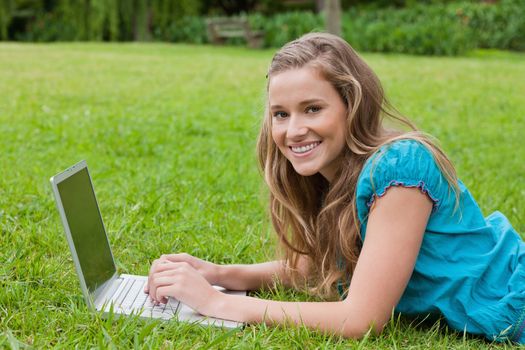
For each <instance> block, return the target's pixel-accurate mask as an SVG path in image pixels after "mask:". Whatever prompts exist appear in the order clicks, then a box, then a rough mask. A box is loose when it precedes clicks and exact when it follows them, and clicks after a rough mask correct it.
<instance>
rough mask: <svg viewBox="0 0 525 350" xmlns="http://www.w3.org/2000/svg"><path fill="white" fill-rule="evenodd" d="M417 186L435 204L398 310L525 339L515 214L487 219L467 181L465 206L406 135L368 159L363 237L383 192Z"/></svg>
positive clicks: (524, 286) (524, 284)
mask: <svg viewBox="0 0 525 350" xmlns="http://www.w3.org/2000/svg"><path fill="white" fill-rule="evenodd" d="M391 186H405V187H417V188H419V189H420V190H421V191H423V192H424V193H426V194H427V195H428V196H429V197H430V198H431V200H432V201H433V203H434V207H433V210H432V213H431V215H430V218H429V221H428V224H427V227H426V231H425V234H424V237H423V242H422V246H421V250H420V252H419V255H418V257H417V260H416V265H415V268H414V272H413V274H412V276H411V278H410V281H409V283H408V286H407V288H406V290H405V292H404V294H403V296H402V298H401V300H400V302H399V304H398V305H397V307H396V311H397V312H401V313H402V314H407V315H428V314H431V315H436V316H443V317H444V318H445V319H446V321H447V322H448V324H449V326H450V327H452V328H454V329H456V330H458V331H464V330H465V331H467V332H468V333H473V334H480V335H484V336H485V337H487V338H488V339H490V340H497V341H504V340H507V339H511V340H513V341H516V342H520V343H525V332H524V328H525V322H524V321H525V312H524V310H525V309H524V307H525V243H524V242H523V241H522V239H521V237H520V236H519V235H518V233H517V232H516V231H515V230H514V229H513V228H512V226H511V224H510V223H509V221H508V220H507V218H506V217H505V216H504V215H503V214H501V213H500V212H494V213H492V214H491V215H489V216H488V217H486V218H484V217H483V215H482V213H481V210H480V208H479V207H478V205H477V204H476V202H475V200H474V199H473V197H472V195H471V194H470V192H469V191H468V189H467V188H466V187H465V185H464V184H463V183H462V182H461V181H460V182H459V188H460V201H459V207H458V208H457V209H456V210H454V209H455V204H456V198H455V195H454V193H453V192H452V189H451V187H450V186H449V185H448V183H447V181H446V180H445V178H444V176H443V174H442V173H441V171H440V170H439V168H438V166H437V164H436V163H435V161H434V158H433V156H432V154H431V153H430V152H429V150H428V149H427V148H426V147H425V146H424V145H423V144H421V143H419V142H417V141H414V140H401V141H396V142H393V143H391V144H389V145H386V146H384V147H382V148H381V149H380V150H379V151H377V152H376V153H375V154H374V155H373V156H372V157H370V159H368V160H367V162H366V163H365V165H364V167H363V170H362V172H361V174H360V176H359V179H358V182H357V189H356V191H357V192H356V200H357V213H358V218H359V221H360V224H361V235H362V238H363V240H364V239H365V238H366V237H365V236H366V225H367V220H368V213H369V210H370V207H371V205H372V203H373V201H374V200H375V199H376V198H377V196H383V195H384V194H385V193H386V191H387V190H388V188H389V187H391Z"/></svg>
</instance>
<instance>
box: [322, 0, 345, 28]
mask: <svg viewBox="0 0 525 350" xmlns="http://www.w3.org/2000/svg"><path fill="white" fill-rule="evenodd" d="M324 5H325V6H324V11H325V18H326V31H327V32H328V33H332V34H335V35H338V36H341V0H324Z"/></svg>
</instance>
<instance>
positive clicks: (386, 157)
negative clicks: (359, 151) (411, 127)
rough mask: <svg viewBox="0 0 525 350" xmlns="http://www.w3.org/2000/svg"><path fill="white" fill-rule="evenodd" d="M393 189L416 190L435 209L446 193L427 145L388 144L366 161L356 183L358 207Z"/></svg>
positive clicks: (413, 142) (407, 141) (406, 141)
mask: <svg viewBox="0 0 525 350" xmlns="http://www.w3.org/2000/svg"><path fill="white" fill-rule="evenodd" d="M392 186H402V187H417V188H419V189H420V190H421V191H422V192H424V193H426V194H427V195H428V196H429V197H430V198H431V199H432V201H433V202H434V206H435V207H437V206H438V205H439V202H440V199H441V197H443V194H445V193H446V191H447V190H448V183H447V181H446V179H445V177H444V176H443V174H442V172H441V170H440V168H439V166H438V165H437V163H436V161H435V159H434V156H433V153H432V151H431V150H430V148H429V146H427V145H426V144H423V142H421V141H419V140H415V139H401V140H396V141H393V142H390V143H387V144H385V145H383V146H381V147H380V148H379V149H378V150H377V151H376V152H375V153H373V154H372V155H371V156H370V157H369V158H368V159H367V161H366V162H365V164H364V166H363V169H362V170H361V174H360V176H359V179H358V181H357V188H356V196H357V200H358V206H359V202H361V206H363V207H369V206H370V205H371V203H372V202H373V201H374V198H376V197H378V196H379V197H381V196H383V195H384V194H385V193H386V191H387V190H388V188H390V187H392ZM364 204H366V206H365V205H364Z"/></svg>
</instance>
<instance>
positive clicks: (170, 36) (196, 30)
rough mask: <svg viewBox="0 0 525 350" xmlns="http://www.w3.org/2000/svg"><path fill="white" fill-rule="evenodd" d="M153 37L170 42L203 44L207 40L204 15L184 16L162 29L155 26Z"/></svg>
mask: <svg viewBox="0 0 525 350" xmlns="http://www.w3.org/2000/svg"><path fill="white" fill-rule="evenodd" d="M155 37H156V38H157V39H160V40H167V41H172V42H185V43H192V44H204V43H207V42H208V36H207V34H206V22H205V19H204V17H199V16H185V17H182V18H179V19H177V20H175V21H173V22H171V23H170V24H169V26H168V27H166V28H164V30H162V29H161V28H157V29H156V31H155Z"/></svg>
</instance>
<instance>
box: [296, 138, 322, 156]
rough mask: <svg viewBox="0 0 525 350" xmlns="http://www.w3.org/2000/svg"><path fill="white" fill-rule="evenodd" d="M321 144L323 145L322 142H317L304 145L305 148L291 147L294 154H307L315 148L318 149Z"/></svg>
mask: <svg viewBox="0 0 525 350" xmlns="http://www.w3.org/2000/svg"><path fill="white" fill-rule="evenodd" d="M320 144H321V142H320V141H317V142H312V143H310V144H308V145H304V146H298V147H294V146H291V147H290V149H291V150H292V152H294V153H297V154H302V153H306V152H308V151H311V150H313V149H314V148H316V147H317V146H319V145H320Z"/></svg>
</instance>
